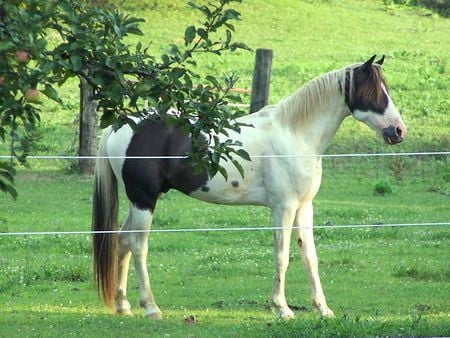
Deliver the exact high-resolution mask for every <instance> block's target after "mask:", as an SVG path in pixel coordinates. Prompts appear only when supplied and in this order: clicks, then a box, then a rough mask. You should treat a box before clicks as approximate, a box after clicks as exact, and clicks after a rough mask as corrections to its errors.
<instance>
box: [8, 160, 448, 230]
mask: <svg viewBox="0 0 450 338" xmlns="http://www.w3.org/2000/svg"><path fill="white" fill-rule="evenodd" d="M449 154H450V152H448V151H435V152H401V153H345V154H323V155H311V154H288V155H254V156H251V158H252V159H256V158H302V157H322V158H335V159H339V158H374V157H375V158H376V157H421V156H424V157H426V156H435V157H440V156H444V157H445V156H448V155H449ZM27 158H28V159H33V160H97V159H133V160H144V159H145V160H156V159H185V158H187V156H132V157H127V156H78V155H67V156H66V155H30V156H27ZM0 159H12V157H11V156H10V155H0ZM449 225H450V221H445V222H423V223H393V224H344V225H315V226H314V227H313V228H314V229H330V230H331V229H368V228H398V227H442V226H443V227H446V226H449ZM282 229H283V228H282V227H274V226H261V227H243V226H240V227H217V228H212V227H209V228H177V229H151V230H150V229H149V230H117V231H88V230H86V231H83V230H81V231H40V232H33V231H25V232H0V238H1V237H8V236H46V235H92V234H116V233H147V232H148V233H182V232H184V233H187V232H190V233H193V232H198V233H200V232H203V233H204V232H227V231H228V232H236V231H242V232H245V231H267V230H272V231H273V230H282ZM292 229H297V227H292Z"/></svg>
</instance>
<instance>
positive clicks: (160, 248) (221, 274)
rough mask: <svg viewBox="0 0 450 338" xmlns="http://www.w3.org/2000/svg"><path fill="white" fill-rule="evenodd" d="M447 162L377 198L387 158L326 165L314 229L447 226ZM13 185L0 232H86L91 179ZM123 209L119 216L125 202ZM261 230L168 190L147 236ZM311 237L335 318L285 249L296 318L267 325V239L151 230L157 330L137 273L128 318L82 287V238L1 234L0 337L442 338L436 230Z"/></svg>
mask: <svg viewBox="0 0 450 338" xmlns="http://www.w3.org/2000/svg"><path fill="white" fill-rule="evenodd" d="M445 165H446V164H445V163H444V162H442V163H440V162H439V161H436V160H432V161H427V165H426V166H424V167H426V169H424V168H422V169H418V168H417V167H408V166H407V169H404V170H405V172H404V176H405V177H404V178H403V179H401V180H399V179H396V178H395V176H390V182H391V184H392V187H393V190H392V192H391V193H389V194H385V195H383V196H381V195H379V194H376V193H375V185H376V182H377V181H378V180H379V179H380V178H382V177H386V176H387V175H388V174H389V167H391V166H392V164H391V163H376V162H374V161H372V160H361V159H351V160H349V159H346V160H342V159H341V160H336V159H333V160H325V172H324V182H323V185H322V189H321V191H320V192H319V195H318V196H317V198H316V200H315V211H316V213H315V224H316V225H327V224H328V225H330V224H331V225H344V224H380V223H385V224H390V223H422V222H445V221H448V219H449V218H450V212H449V210H448V198H449V197H448V191H449V190H448V188H449V183H448V179H445V177H443V176H442V175H441V173H442V172H444V171H446V170H447V169H445ZM421 170H422V174H423V177H418V176H417V175H416V174H417V172H420V171H421ZM427 176H428V177H429V179H426V178H425V177H427ZM17 183H18V188H19V191H20V192H21V195H20V200H19V201H18V202H13V201H11V200H9V199H7V198H3V199H2V200H1V203H0V215H2V216H1V217H0V231H2V232H13V231H53V230H58V231H69V230H87V229H88V228H89V223H90V208H91V200H90V190H91V180H90V179H87V178H83V177H78V176H76V175H70V176H67V175H63V174H61V173H51V172H48V171H45V172H41V173H36V172H31V173H30V172H22V173H21V174H20V175H19V179H18V182H17ZM437 186H438V187H440V188H439V189H436V187H437ZM121 206H122V209H121V211H120V214H121V219H123V218H124V215H125V212H126V210H125V208H126V203H125V201H124V200H123V196H122V204H121ZM270 225H271V220H270V214H269V212H268V210H266V209H265V208H261V207H245V206H237V207H227V206H219V205H212V204H207V203H202V202H199V201H195V200H192V199H189V198H187V197H184V196H182V195H181V194H179V193H177V192H170V193H168V194H166V195H163V196H162V198H161V200H160V202H159V204H158V207H157V213H156V217H155V220H154V225H153V229H182V228H199V229H201V228H221V227H241V226H243V227H255V226H257V227H263V226H270ZM315 237H316V243H317V248H318V256H319V264H320V273H321V278H322V283H323V286H324V289H325V293H326V295H327V297H328V301H329V305H330V307H331V308H332V309H333V310H334V311H335V314H336V319H334V320H321V319H320V318H319V317H318V314H317V313H314V312H312V311H311V308H310V300H309V287H308V282H307V278H306V274H305V272H304V271H303V268H302V266H301V263H300V258H299V255H298V250H297V248H296V246H295V244H294V242H293V243H292V248H291V257H290V259H291V266H290V269H289V270H288V277H287V287H286V289H287V297H288V301H289V304H291V305H293V308H294V309H295V310H296V313H297V317H296V319H294V320H292V321H289V322H287V323H284V322H279V321H277V320H275V318H274V317H273V315H272V314H271V312H270V310H269V307H268V299H269V297H270V292H271V286H272V276H273V264H272V244H273V241H272V233H271V231H259V232H256V231H249V232H202V233H153V234H151V235H150V242H149V243H150V249H149V257H150V259H149V263H148V264H149V270H150V273H151V277H152V286H153V289H154V293H155V296H156V300H157V302H158V304H159V306H160V307H161V308H162V310H163V314H164V316H165V320H164V321H163V322H158V323H154V322H153V323H152V322H148V321H147V320H146V319H145V318H143V317H142V313H141V310H140V309H139V308H138V306H137V304H138V302H139V301H138V291H137V282H136V278H135V275H134V270H133V268H132V269H131V275H130V279H129V296H130V302H131V304H132V305H133V306H134V315H133V316H132V317H127V318H122V317H117V316H111V315H110V314H109V313H108V311H107V310H106V309H105V308H104V306H103V305H102V304H101V302H100V301H99V300H98V299H97V294H96V291H95V288H94V286H93V284H92V275H91V259H92V258H91V244H90V240H89V237H88V236H87V235H66V236H56V235H51V236H13V237H0V241H1V245H0V270H1V271H0V302H1V303H2V304H3V305H4V306H3V307H2V308H1V310H0V336H14V335H17V336H23V335H25V336H46V335H48V336H53V335H55V334H57V335H72V336H86V335H87V336H96V337H101V336H121V335H123V332H126V333H127V334H128V335H130V336H142V333H144V334H145V335H151V336H164V335H166V334H168V335H170V336H176V337H177V336H187V335H194V336H211V335H217V334H218V333H220V334H219V335H220V336H236V335H238V336H280V337H281V336H292V335H298V336H337V335H344V336H347V335H356V336H373V335H404V336H408V335H419V336H421V335H425V336H430V335H431V336H444V335H448V333H449V332H450V331H449V330H450V325H449V324H448V315H449V312H448V308H449V302H448V299H449V297H448V296H449V290H448V283H449V282H450V270H449V266H448V261H449V259H450V256H449V253H448V247H449V245H450V232H449V230H448V229H447V227H446V226H434V227H431V226H423V227H407V228H373V229H371V228H369V229H332V228H328V229H326V228H321V229H316V231H315ZM188 316H194V317H195V319H196V323H195V324H194V325H187V324H185V322H184V319H185V318H186V317H188Z"/></svg>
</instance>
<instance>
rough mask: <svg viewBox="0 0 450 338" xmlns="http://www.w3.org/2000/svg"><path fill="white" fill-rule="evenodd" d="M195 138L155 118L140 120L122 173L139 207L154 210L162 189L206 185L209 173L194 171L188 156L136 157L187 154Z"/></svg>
mask: <svg viewBox="0 0 450 338" xmlns="http://www.w3.org/2000/svg"><path fill="white" fill-rule="evenodd" d="M191 151H192V140H191V138H190V137H189V136H187V135H185V134H184V133H183V132H182V131H181V130H180V128H178V127H174V126H170V127H169V126H166V125H165V124H164V123H163V122H162V121H160V120H156V119H149V120H144V121H142V122H141V123H139V125H138V128H137V130H136V131H135V133H134V135H133V136H132V138H131V141H130V144H129V146H128V149H127V152H126V155H127V158H126V159H125V162H124V164H123V168H122V177H123V181H124V183H125V191H126V193H127V196H128V198H129V199H130V201H131V202H132V203H133V205H135V206H136V207H137V208H139V209H144V210H147V209H149V210H151V211H153V210H154V209H155V206H156V201H157V199H158V196H159V194H160V193H161V192H167V191H168V190H169V189H176V190H179V191H181V192H183V193H185V194H190V193H192V192H193V191H195V190H197V189H199V188H200V187H203V186H205V184H206V182H207V181H208V174H207V172H206V170H203V171H202V172H201V173H200V174H196V173H195V172H194V168H193V167H192V166H190V165H189V164H188V163H187V162H186V160H185V159H182V158H180V159H167V158H164V159H133V158H130V157H135V156H184V155H186V153H188V152H191Z"/></svg>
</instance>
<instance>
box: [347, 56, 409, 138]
mask: <svg viewBox="0 0 450 338" xmlns="http://www.w3.org/2000/svg"><path fill="white" fill-rule="evenodd" d="M374 59H375V55H374V56H373V57H372V58H370V59H369V60H368V61H367V62H365V63H364V64H362V65H358V66H355V67H354V68H353V69H351V70H348V71H347V75H346V91H345V93H346V98H345V99H346V102H347V104H348V107H349V109H350V112H351V113H352V115H353V117H354V118H355V119H356V120H358V121H361V122H364V123H365V124H367V125H368V126H369V127H370V128H372V129H373V130H375V131H376V132H377V133H378V134H379V135H380V136H381V137H383V139H384V141H385V142H386V143H388V144H397V143H400V142H402V141H403V139H404V138H405V136H406V131H407V129H406V126H405V124H404V123H403V120H402V118H401V116H400V113H399V112H398V110H397V108H396V107H395V105H394V102H392V99H391V97H390V96H389V92H388V90H387V88H386V85H385V82H384V79H383V76H382V74H381V65H382V63H383V61H384V57H383V58H382V59H381V60H379V61H377V62H376V63H375V64H373V61H374Z"/></svg>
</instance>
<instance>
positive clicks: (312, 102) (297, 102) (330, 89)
mask: <svg viewBox="0 0 450 338" xmlns="http://www.w3.org/2000/svg"><path fill="white" fill-rule="evenodd" d="M344 85H345V68H343V69H340V70H337V71H333V72H329V73H326V74H324V75H321V76H319V77H317V78H315V79H313V80H311V81H310V82H308V83H306V84H305V85H304V86H302V87H301V88H300V89H298V90H297V91H296V92H295V93H294V94H292V95H291V96H289V97H287V98H286V99H284V100H282V101H280V102H279V103H278V104H277V107H276V108H277V111H278V113H280V114H282V123H283V124H284V125H286V126H287V127H288V126H291V127H292V126H297V125H300V124H304V123H306V122H307V121H308V120H309V119H310V118H311V117H313V116H314V115H315V114H316V113H318V112H319V111H320V110H321V109H320V108H321V107H324V106H329V105H331V104H333V101H334V100H336V98H337V97H339V96H340V95H342V94H343V92H344Z"/></svg>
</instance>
